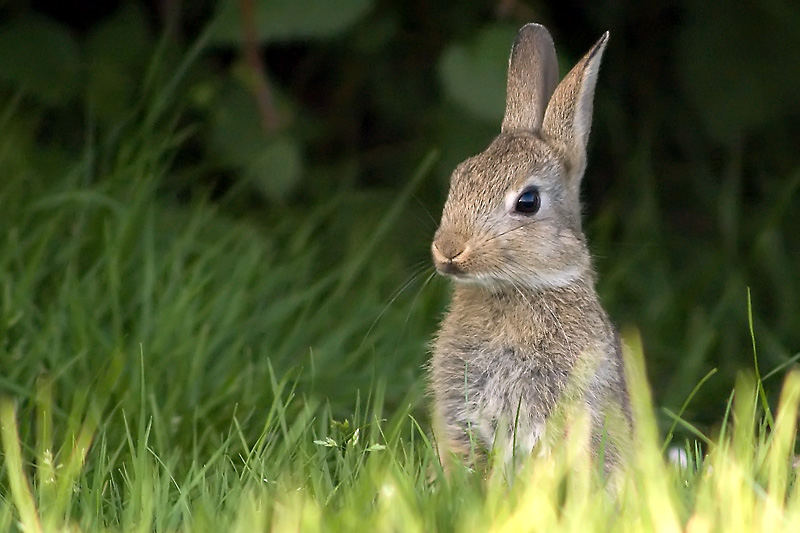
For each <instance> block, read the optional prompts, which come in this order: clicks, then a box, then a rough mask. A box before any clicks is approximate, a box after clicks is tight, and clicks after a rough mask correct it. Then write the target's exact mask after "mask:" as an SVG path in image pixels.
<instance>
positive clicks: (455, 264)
mask: <svg viewBox="0 0 800 533" xmlns="http://www.w3.org/2000/svg"><path fill="white" fill-rule="evenodd" d="M468 252H469V247H468V246H467V245H466V244H465V243H464V241H463V240H461V239H458V238H455V237H453V236H449V235H447V236H443V237H440V238H437V239H436V240H434V241H433V245H432V246H431V253H432V255H433V264H434V266H435V267H436V270H438V271H439V272H440V273H442V274H450V275H456V276H457V275H459V274H463V273H464V269H463V268H462V267H463V261H464V260H465V259H466V258H467V255H468Z"/></svg>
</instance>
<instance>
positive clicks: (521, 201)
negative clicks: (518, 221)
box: [514, 187, 542, 215]
mask: <svg viewBox="0 0 800 533" xmlns="http://www.w3.org/2000/svg"><path fill="white" fill-rule="evenodd" d="M541 206H542V199H541V198H540V197H539V190H538V189H537V188H535V187H531V188H529V189H525V190H524V191H522V194H520V195H519V198H517V205H516V206H515V207H514V211H516V212H517V213H523V214H525V215H533V214H534V213H536V212H537V211H538V210H539V208H540V207H541Z"/></svg>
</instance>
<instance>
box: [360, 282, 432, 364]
mask: <svg viewBox="0 0 800 533" xmlns="http://www.w3.org/2000/svg"><path fill="white" fill-rule="evenodd" d="M425 270H426V268H424V267H420V268H419V269H418V270H417V271H416V272H415V273H413V274H412V275H411V277H409V278H408V279H407V280H406V281H405V282H404V283H403V284H402V285H401V286H400V288H399V289H397V290H396V291H395V292H394V294H393V295H392V296H391V298H390V300H389V302H388V303H387V304H386V305H385V306H384V307H383V309H382V310H381V312H380V313H378V316H377V317H375V320H373V321H372V324H370V326H369V329H367V332H366V333H365V334H364V338H363V339H362V340H361V343H360V344H359V345H358V349H359V350H360V349H361V348H363V347H364V344H365V343H366V342H367V338H368V337H369V336H370V334H371V333H372V330H373V329H375V326H376V325H377V324H378V322H379V321H380V319H381V318H383V315H385V314H386V311H388V310H389V307H391V306H392V304H393V303H394V302H395V301H397V299H398V298H399V297H400V295H401V294H403V292H404V291H405V290H406V289H407V288H408V287H410V286H411V285H412V284H413V283H414V281H415V280H416V279H417V278H418V277H419V275H420V274H422V273H423V272H425Z"/></svg>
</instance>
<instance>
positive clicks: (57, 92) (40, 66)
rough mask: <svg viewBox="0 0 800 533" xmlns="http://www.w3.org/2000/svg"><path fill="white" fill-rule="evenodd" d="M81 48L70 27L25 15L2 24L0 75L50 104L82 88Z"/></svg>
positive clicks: (66, 97)
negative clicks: (79, 77)
mask: <svg viewBox="0 0 800 533" xmlns="http://www.w3.org/2000/svg"><path fill="white" fill-rule="evenodd" d="M79 65H80V52H79V49H78V44H77V43H76V42H75V39H74V38H73V37H72V35H71V34H70V33H69V31H68V30H67V29H66V28H65V27H63V26H61V25H60V24H58V23H56V22H54V21H52V20H50V19H48V18H45V17H42V16H39V15H23V16H21V17H18V18H16V19H14V20H12V21H10V22H7V23H6V24H4V25H3V26H2V27H0V79H3V80H5V81H8V82H10V83H12V84H13V85H14V86H16V87H20V88H22V89H24V90H25V91H27V92H28V93H29V94H31V95H33V96H34V97H36V98H37V99H39V100H40V101H42V102H43V103H45V104H48V105H53V106H55V105H59V104H61V103H63V102H65V101H66V100H68V99H69V98H70V97H72V96H73V95H74V94H75V93H76V92H77V90H78V88H79V80H78V70H79Z"/></svg>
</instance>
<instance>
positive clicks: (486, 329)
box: [430, 24, 630, 469]
mask: <svg viewBox="0 0 800 533" xmlns="http://www.w3.org/2000/svg"><path fill="white" fill-rule="evenodd" d="M608 36H609V35H608V33H607V32H606V33H605V34H604V35H603V36H602V37H601V38H600V40H599V41H598V42H597V43H596V44H595V45H594V46H593V47H592V49H591V50H589V52H588V53H587V54H586V55H585V56H584V57H583V58H582V59H581V60H580V61H579V62H578V64H577V65H575V67H574V68H573V69H572V70H571V71H570V72H569V74H567V76H566V77H565V78H564V79H563V80H562V81H561V83H559V84H558V86H556V84H557V83H558V64H557V62H556V52H555V48H554V46H553V41H552V38H551V37H550V34H549V33H548V31H547V29H545V28H544V27H543V26H540V25H538V24H528V25H526V26H524V27H523V28H522V29H521V30H520V31H519V34H518V35H517V38H516V40H515V42H514V45H513V47H512V49H511V57H510V59H509V66H508V89H507V97H506V111H505V116H504V117H503V123H502V127H501V132H500V135H499V136H498V137H497V138H495V139H494V141H493V142H492V143H491V144H490V145H489V147H488V148H487V149H486V150H485V151H484V152H482V153H480V154H478V155H476V156H474V157H471V158H469V159H467V160H466V161H464V162H463V163H461V164H460V165H458V167H457V168H456V169H455V171H454V172H453V175H452V178H451V183H450V191H449V193H448V197H447V201H446V203H445V205H444V210H443V213H442V220H441V224H440V226H439V228H438V230H437V231H436V234H435V237H434V240H433V245H432V247H431V248H432V253H433V261H434V263H435V266H436V269H437V270H438V271H439V272H440V273H442V274H446V275H447V276H449V277H451V278H452V279H453V280H454V281H455V284H454V288H453V295H452V302H451V304H450V308H449V310H448V312H447V314H446V315H445V317H444V319H443V320H442V323H441V326H440V330H439V332H438V335H437V337H436V339H435V341H434V345H433V360H432V362H431V365H430V383H431V389H432V395H433V400H434V408H433V411H434V413H433V415H434V434H435V437H436V441H437V445H438V447H439V453H440V457H441V458H442V461H443V463H444V464H445V466H447V462H448V460H449V459H450V458H451V457H452V456H453V455H455V456H460V457H462V458H470V457H474V455H473V454H474V453H476V452H477V454H478V455H477V456H478V457H481V456H482V455H483V453H482V452H484V451H486V450H489V449H492V448H494V449H495V450H498V448H499V450H498V451H499V452H500V453H501V454H502V455H503V456H504V457H505V458H506V459H509V458H511V457H513V456H514V455H515V454H517V455H522V454H529V453H530V452H531V451H532V450H533V448H534V446H535V445H537V443H539V444H540V446H541V445H544V444H545V442H546V440H545V441H543V437H544V430H545V427H546V424H545V422H546V421H547V420H549V419H550V418H551V416H552V415H553V414H554V412H555V411H554V409H555V408H556V406H557V404H558V405H561V402H563V401H570V400H571V401H572V402H573V403H574V402H578V403H579V404H580V405H581V406H584V407H585V409H586V411H588V415H589V420H590V423H591V427H592V445H593V449H594V452H595V453H596V454H597V453H598V452H601V453H602V456H603V457H604V460H605V466H606V469H610V468H613V467H614V466H615V465H617V464H619V463H620V462H621V457H620V446H619V444H618V443H619V438H618V437H624V436H625V435H620V434H626V433H628V432H629V431H630V414H629V413H630V410H629V405H628V393H627V390H626V386H625V381H624V376H623V368H622V358H621V355H620V342H619V338H618V335H617V333H616V331H615V329H614V326H613V325H612V324H611V322H610V321H609V318H608V315H607V314H606V312H605V311H604V309H603V307H602V306H601V304H600V301H599V299H598V297H597V293H596V292H595V288H594V284H595V277H594V273H593V271H592V265H591V259H590V256H589V251H588V249H587V246H586V238H585V236H584V234H583V231H582V230H581V206H580V200H579V195H580V194H579V193H580V183H581V178H582V177H583V173H584V170H585V168H586V143H587V140H588V138H589V129H590V125H591V119H592V99H593V95H594V89H595V82H596V80H597V73H598V69H599V67H600V59H601V57H602V55H603V51H604V49H605V47H606V43H607V42H608ZM566 430H568V425H567V428H566ZM540 441H541V442H540ZM540 446H537V449H539V448H540Z"/></svg>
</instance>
